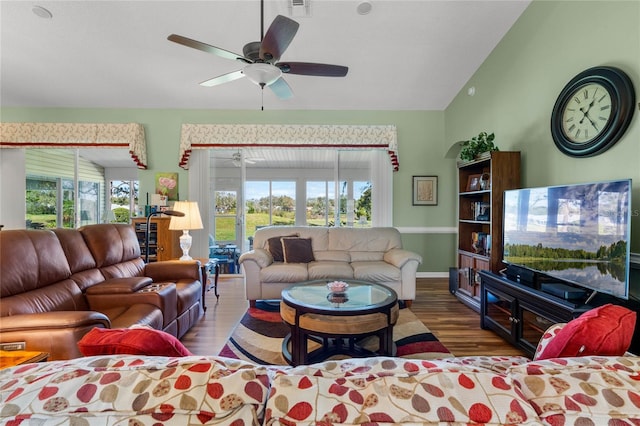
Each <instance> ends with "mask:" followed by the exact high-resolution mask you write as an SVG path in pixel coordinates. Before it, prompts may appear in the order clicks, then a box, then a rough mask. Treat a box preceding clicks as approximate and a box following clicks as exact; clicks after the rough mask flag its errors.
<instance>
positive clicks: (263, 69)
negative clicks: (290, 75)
mask: <svg viewBox="0 0 640 426" xmlns="http://www.w3.org/2000/svg"><path fill="white" fill-rule="evenodd" d="M242 73H243V74H244V75H245V76H246V77H247V78H248V79H249V80H251V81H252V82H253V83H255V84H257V85H258V86H262V85H266V86H268V85H270V84H271V83H273V82H274V81H276V80H277V79H279V78H280V76H281V75H282V71H280V68H278V67H276V66H273V65H270V64H265V63H255V64H249V65H247V66H246V67H244V69H243V70H242Z"/></svg>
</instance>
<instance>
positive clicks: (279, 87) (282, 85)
mask: <svg viewBox="0 0 640 426" xmlns="http://www.w3.org/2000/svg"><path fill="white" fill-rule="evenodd" d="M269 88H270V89H271V90H273V93H275V94H276V96H277V97H278V98H280V99H289V98H292V97H293V91H292V90H291V87H289V85H288V84H287V82H286V81H284V78H282V77H280V78H279V79H277V80H276V81H274V82H273V83H271V84H270V85H269Z"/></svg>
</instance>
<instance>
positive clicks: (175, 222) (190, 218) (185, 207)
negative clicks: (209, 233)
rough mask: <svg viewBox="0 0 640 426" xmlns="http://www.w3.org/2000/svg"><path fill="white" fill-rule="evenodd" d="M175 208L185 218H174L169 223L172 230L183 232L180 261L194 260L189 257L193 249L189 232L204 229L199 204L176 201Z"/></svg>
mask: <svg viewBox="0 0 640 426" xmlns="http://www.w3.org/2000/svg"><path fill="white" fill-rule="evenodd" d="M173 208H174V210H178V211H181V212H184V216H182V217H178V216H174V217H172V218H171V222H170V223H169V229H170V230H173V231H179V230H182V235H181V236H180V248H181V249H182V257H181V258H180V260H192V259H193V258H192V257H191V256H189V249H190V248H191V242H192V240H193V238H192V237H191V235H190V234H189V230H190V229H202V228H203V226H202V219H201V218H200V209H199V208H198V203H197V202H196V201H176V202H175V204H174V205H173Z"/></svg>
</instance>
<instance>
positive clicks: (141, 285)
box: [0, 224, 203, 360]
mask: <svg viewBox="0 0 640 426" xmlns="http://www.w3.org/2000/svg"><path fill="white" fill-rule="evenodd" d="M202 282H203V278H202V270H201V266H200V262H198V261H189V262H184V261H167V262H157V263H149V264H145V263H144V260H143V259H142V257H141V256H140V245H139V243H138V240H137V238H136V235H135V232H134V229H133V227H132V226H130V225H126V224H99V225H89V226H85V227H82V228H79V229H55V230H3V231H1V232H0V342H2V343H7V342H26V349H27V350H34V351H42V352H48V353H49V354H50V356H49V360H55V359H70V358H76V357H80V356H82V355H81V353H80V351H79V350H78V347H77V342H78V341H79V340H80V339H81V338H82V336H84V335H85V334H86V333H87V332H88V331H89V330H91V329H92V328H94V327H104V328H121V327H130V326H132V325H136V324H139V325H148V326H151V327H153V328H155V329H158V330H164V331H166V332H168V333H170V334H172V335H173V336H175V337H178V338H180V337H182V336H183V335H184V334H185V333H186V332H187V331H188V330H189V329H190V328H191V327H192V326H193V325H194V324H195V323H196V321H197V320H198V319H199V318H200V316H201V315H202V313H203V304H202Z"/></svg>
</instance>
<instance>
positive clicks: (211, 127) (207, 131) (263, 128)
mask: <svg viewBox="0 0 640 426" xmlns="http://www.w3.org/2000/svg"><path fill="white" fill-rule="evenodd" d="M242 147H264V148H309V149H317V148H351V149H384V150H386V151H387V152H388V153H389V157H390V159H391V166H392V167H393V170H394V171H398V169H399V162H398V138H397V132H396V126H393V125H383V126H349V125H344V126H340V125H276V124H271V125H270V124H183V125H182V131H181V136H180V161H179V165H180V167H182V168H183V169H188V168H189V156H190V155H191V150H193V149H207V148H242Z"/></svg>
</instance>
